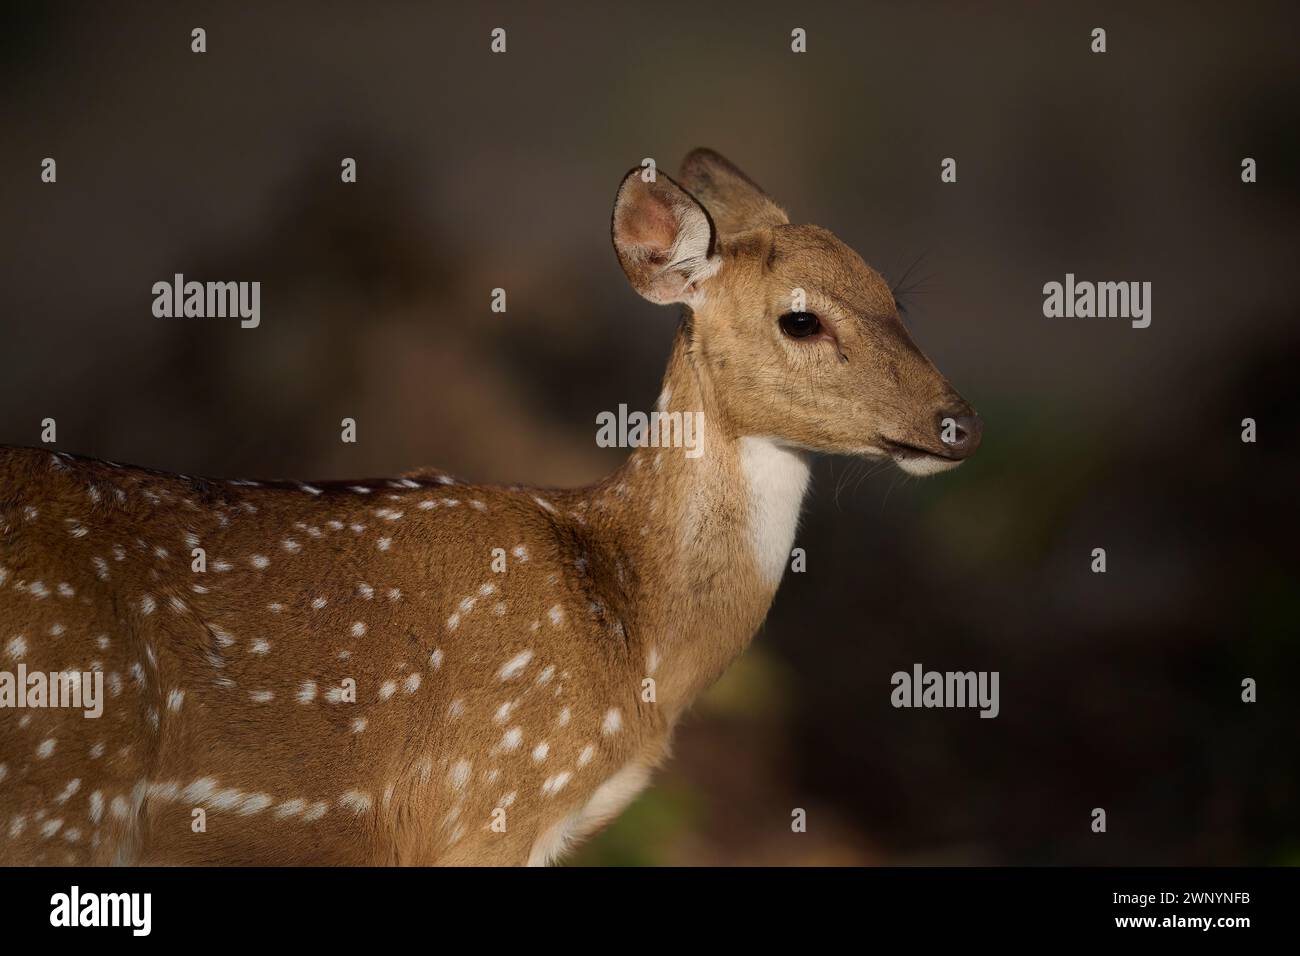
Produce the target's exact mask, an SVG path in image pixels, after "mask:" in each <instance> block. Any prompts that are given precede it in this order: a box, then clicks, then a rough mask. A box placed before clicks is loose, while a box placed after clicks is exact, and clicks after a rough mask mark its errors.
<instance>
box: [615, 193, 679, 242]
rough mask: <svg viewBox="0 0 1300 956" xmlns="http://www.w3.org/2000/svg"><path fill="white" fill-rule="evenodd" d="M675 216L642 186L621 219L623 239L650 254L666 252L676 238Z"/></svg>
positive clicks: (664, 203) (664, 204)
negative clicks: (640, 192)
mask: <svg viewBox="0 0 1300 956" xmlns="http://www.w3.org/2000/svg"><path fill="white" fill-rule="evenodd" d="M677 228H678V226H677V217H676V216H675V215H674V214H673V210H672V207H671V206H670V205H669V204H668V203H666V202H665V201H664V200H663V199H661V198H660V197H659V196H656V195H655V194H654V193H652V192H650V191H649V190H648V189H645V190H644V191H643V192H642V194H641V195H640V196H639V197H637V200H636V202H635V203H634V204H633V205H632V206H631V208H629V209H628V210H627V213H626V215H625V217H624V219H623V234H624V240H625V241H626V242H627V243H628V245H633V246H641V247H643V248H644V249H646V250H647V251H648V252H649V253H650V254H651V255H655V254H657V253H663V252H666V251H667V250H668V249H670V248H672V245H673V243H675V242H676V241H677Z"/></svg>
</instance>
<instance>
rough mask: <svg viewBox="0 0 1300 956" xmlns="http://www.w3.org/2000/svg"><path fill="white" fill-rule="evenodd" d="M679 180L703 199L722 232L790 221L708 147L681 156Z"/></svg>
mask: <svg viewBox="0 0 1300 956" xmlns="http://www.w3.org/2000/svg"><path fill="white" fill-rule="evenodd" d="M681 180H682V185H683V186H685V187H686V188H687V189H689V190H690V191H691V194H692V195H694V196H697V197H699V200H700V202H702V203H704V208H706V209H707V210H708V211H709V215H711V216H712V217H713V221H714V223H715V224H716V225H717V227H718V232H719V233H720V234H721V235H723V236H731V235H735V234H736V233H738V232H744V231H746V230H747V229H758V228H761V227H763V226H784V225H786V224H787V223H789V222H790V217H789V216H787V215H786V214H785V210H783V209H782V208H781V207H780V206H778V205H777V204H776V203H774V202H773V201H772V199H771V198H770V197H769V196H768V195H767V193H765V192H763V190H762V188H761V187H759V185H758V184H757V183H755V182H754V181H753V180H752V179H750V178H749V177H748V176H746V175H745V174H744V173H742V172H741V171H740V170H739V169H737V168H736V167H735V166H733V165H732V164H731V162H730V161H729V160H727V159H726V158H725V157H724V156H722V155H720V154H718V153H715V152H714V151H713V150H711V149H703V148H701V149H693V150H691V152H690V153H689V154H688V155H687V156H686V159H684V160H682V173H681Z"/></svg>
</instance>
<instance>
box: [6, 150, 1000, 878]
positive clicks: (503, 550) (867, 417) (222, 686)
mask: <svg viewBox="0 0 1300 956" xmlns="http://www.w3.org/2000/svg"><path fill="white" fill-rule="evenodd" d="M679 180H680V182H678V181H674V180H672V179H670V178H669V177H668V176H666V175H663V174H662V173H660V174H658V175H651V174H649V173H648V172H647V171H646V170H642V169H640V168H638V169H636V170H633V171H632V172H630V173H628V175H627V176H626V177H625V178H624V179H623V181H622V184H621V185H620V187H619V190H618V193H617V196H616V199H615V203H614V211H613V223H612V230H611V231H612V238H613V243H614V248H615V250H616V252H617V255H618V260H619V262H620V264H621V265H622V267H623V270H624V272H625V273H626V275H627V277H628V279H629V280H630V282H631V284H632V286H633V288H634V289H635V290H636V291H637V292H639V293H640V294H641V295H642V296H644V297H645V298H647V299H649V300H650V301H651V302H655V303H660V304H669V303H679V304H681V305H682V306H684V307H685V308H684V313H683V318H682V321H681V323H680V326H679V328H678V331H677V334H676V337H675V340H674V342H673V346H672V353H671V358H670V359H669V362H668V369H667V373H666V375H665V377H664V381H663V389H662V392H661V394H660V396H659V399H658V405H657V409H658V410H659V411H661V412H664V413H667V415H668V416H669V420H671V415H672V413H674V412H681V413H683V414H687V413H695V412H703V413H704V421H705V423H706V432H707V435H706V440H705V442H704V444H703V453H702V454H699V455H698V456H694V457H692V456H688V455H686V454H683V453H682V451H681V449H675V448H672V447H653V446H642V447H637V448H636V449H635V450H633V451H632V452H631V454H630V456H629V457H628V458H627V460H626V462H625V463H624V464H623V466H622V467H621V468H619V469H618V470H617V471H616V472H615V473H614V474H613V475H611V476H610V477H608V478H606V479H604V480H603V481H600V482H597V483H596V484H594V485H592V486H590V487H585V488H578V489H571V490H551V489H547V490H537V489H527V488H522V487H491V486H484V485H474V484H466V483H462V482H460V481H457V480H455V479H453V478H451V477H449V476H447V475H445V474H443V473H441V472H437V471H416V472H413V473H411V474H408V475H406V476H405V477H401V478H396V479H391V480H367V481H347V482H333V481H330V482H326V481H316V482H311V483H303V482H282V481H277V482H265V481H244V480H239V481H230V480H209V479H202V478H192V477H188V476H185V475H172V474H164V473H161V472H156V471H150V470H145V469H141V468H132V467H125V466H122V465H118V464H115V463H113V462H105V461H94V460H90V459H85V458H79V457H74V456H71V455H68V454H65V453H62V452H50V451H47V450H32V449H23V448H7V449H3V450H0V667H3V669H4V671H5V673H8V674H11V675H12V674H14V673H15V669H16V668H17V667H18V666H19V665H22V666H23V667H25V668H26V669H27V670H28V671H29V672H33V671H37V672H60V673H76V674H79V675H81V677H80V680H81V682H82V683H83V684H88V682H89V683H93V681H94V680H101V681H102V686H103V713H102V716H100V717H99V718H89V717H87V716H85V714H84V713H83V711H82V710H79V709H70V708H51V707H45V708H39V707H26V708H23V707H17V706H14V704H13V700H14V698H13V697H12V694H11V696H10V698H9V701H8V703H9V706H6V707H4V708H2V709H0V863H5V864H110V863H115V864H133V863H139V864H227V865H229V864H234V865H238V864H273V865H290V864H344V865H348V864H416V865H426V864H452V865H457V864H523V863H528V864H546V863H549V862H551V861H554V860H556V859H557V858H558V857H560V856H561V855H562V854H563V853H564V852H565V851H566V850H567V849H568V848H570V847H572V846H573V845H574V844H575V842H576V841H578V840H580V839H582V838H583V837H585V836H587V835H589V834H591V833H593V832H594V831H595V830H597V829H598V828H599V827H600V826H601V825H602V824H604V823H605V822H607V821H608V820H610V819H611V818H612V817H614V816H615V815H616V814H618V813H619V812H620V811H621V810H622V809H623V808H624V807H625V806H626V805H627V804H628V802H629V801H630V800H632V799H633V797H634V796H635V795H636V794H637V793H638V792H639V791H641V790H642V789H643V788H644V787H645V786H646V785H647V782H648V781H649V779H650V776H651V773H652V772H653V770H654V769H655V768H656V767H657V766H658V765H659V764H661V763H662V762H663V761H664V759H665V757H666V755H667V754H668V751H669V744H670V740H671V738H672V735H673V729H674V727H675V725H676V724H677V722H678V721H679V719H680V718H681V717H682V714H683V712H684V711H685V710H686V709H687V708H688V707H689V706H690V705H691V703H692V701H694V700H695V698H696V697H697V696H698V695H699V694H700V692H701V691H703V690H704V689H705V688H707V687H708V686H709V685H710V683H712V682H713V681H714V680H715V679H716V678H717V677H718V676H719V675H720V674H722V672H723V671H724V669H725V668H726V667H727V666H728V664H729V663H730V661H732V660H733V659H734V658H735V657H736V656H737V655H738V654H740V652H741V651H742V650H743V649H744V648H745V646H746V645H747V644H748V642H749V641H750V639H751V638H752V636H753V635H754V633H755V631H756V629H757V628H758V626H759V625H760V624H761V623H762V621H763V618H764V616H765V615H766V613H767V610H768V607H769V605H770V604H771V602H772V598H773V595H774V593H775V591H776V588H777V585H778V583H779V582H780V580H781V576H782V571H783V570H784V568H785V565H786V563H787V561H788V560H789V558H790V554H791V547H792V544H793V540H794V535H795V526H796V523H797V520H798V516H799V511H800V507H801V504H802V502H803V499H804V494H805V491H806V489H807V486H808V481H809V464H810V455H812V454H813V453H816V452H828V453H837V454H845V455H854V456H865V457H868V458H877V459H893V461H894V462H896V463H897V464H898V465H899V466H901V467H902V468H903V469H904V470H906V471H908V472H910V473H912V474H918V475H920V474H929V473H933V472H937V471H942V470H944V469H948V468H952V467H955V466H956V465H957V464H958V463H959V462H960V461H961V460H962V459H964V458H965V457H967V456H968V455H970V454H971V453H972V452H973V451H974V450H975V449H976V447H977V446H978V445H979V442H980V433H981V426H980V421H979V419H978V418H977V417H976V416H975V414H974V412H973V411H972V410H971V408H970V406H969V405H968V404H967V403H966V402H964V401H963V400H962V399H961V398H960V397H959V396H958V395H957V394H956V393H955V392H954V391H953V389H952V388H951V387H950V386H949V384H948V382H947V381H946V380H945V379H944V378H943V376H942V375H940V374H939V372H938V371H936V369H935V368H934V366H933V365H932V364H931V363H930V362H929V361H928V360H927V359H926V358H925V356H924V355H922V353H921V352H920V351H919V350H918V349H917V347H916V346H915V345H914V344H913V343H912V341H911V339H910V338H909V337H908V335H907V333H906V331H905V330H904V328H903V325H902V324H901V322H900V321H899V317H898V313H897V309H896V303H895V301H894V298H893V296H892V294H891V291H890V288H889V286H888V285H887V284H886V283H885V282H884V281H883V280H882V278H881V277H880V276H879V275H878V274H877V273H876V272H874V271H872V269H870V268H869V267H868V266H867V265H866V264H865V263H864V262H863V261H862V259H860V258H859V257H858V256H857V254H855V253H854V252H853V251H851V250H850V249H849V248H848V247H846V246H845V245H844V244H843V243H842V242H840V241H839V240H838V239H836V238H835V236H833V235H832V234H831V233H829V232H827V231H826V230H825V229H821V228H818V227H816V226H803V225H798V226H797V225H791V224H790V222H789V220H788V219H787V217H786V214H785V213H784V212H783V211H782V210H781V209H780V208H779V207H778V206H777V205H776V204H775V203H774V202H773V201H772V200H770V199H769V198H768V197H767V195H765V194H764V192H763V191H762V190H761V189H759V188H758V186H756V185H755V184H754V183H753V182H752V181H751V180H750V179H748V178H747V177H746V176H745V175H744V174H742V173H741V172H740V171H739V170H738V169H736V167H734V166H733V165H732V164H731V163H729V162H728V161H727V160H725V159H723V158H722V157H721V156H719V155H718V154H716V153H714V152H712V151H709V150H696V151H694V152H692V153H691V154H690V155H689V156H688V157H687V159H686V161H685V163H684V165H683V167H682V169H681V172H680V176H679ZM796 296H797V306H798V307H797V308H794V307H792V302H795V301H796V299H795V298H794V297H796ZM29 679H30V678H29ZM87 689H89V688H87ZM10 690H11V691H12V690H13V681H12V678H11V684H10Z"/></svg>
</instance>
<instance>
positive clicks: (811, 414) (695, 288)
mask: <svg viewBox="0 0 1300 956" xmlns="http://www.w3.org/2000/svg"><path fill="white" fill-rule="evenodd" d="M647 179H649V181H647ZM680 180H681V183H680V185H679V184H678V183H677V182H675V181H673V180H672V179H670V178H669V177H667V176H665V175H663V174H662V173H658V174H655V175H653V177H648V176H647V175H646V174H645V171H644V170H643V169H641V168H637V169H634V170H632V171H631V172H629V173H628V174H627V176H626V177H625V178H624V179H623V182H622V185H621V186H620V187H619V191H618V195H617V197H616V199H615V202H614V216H613V226H612V235H613V241H614V248H615V250H616V251H617V253H618V258H619V262H620V263H621V265H622V266H623V270H624V272H625V273H626V274H627V277H628V279H629V280H630V281H631V283H632V286H633V287H634V288H635V289H636V290H637V291H638V292H639V293H640V294H641V295H642V296H644V297H645V298H647V299H649V300H650V301H651V302H656V303H660V304H667V303H671V302H679V303H682V304H684V305H686V306H687V307H688V308H689V309H690V311H691V317H690V347H691V351H692V353H693V356H694V357H695V358H696V360H697V364H698V366H699V367H701V368H702V369H704V370H705V371H706V373H707V375H708V377H709V378H710V379H711V382H712V385H713V388H714V392H715V394H716V396H717V402H718V405H719V406H720V407H719V409H718V411H720V412H721V414H722V415H723V416H725V418H726V424H727V426H728V427H729V428H730V429H731V430H733V431H734V433H735V434H738V435H759V436H764V437H767V438H771V439H773V440H775V441H778V442H780V443H783V444H786V445H790V446H793V447H795V448H802V449H808V450H812V451H820V452H830V453H836V454H846V455H858V456H865V457H871V458H883V457H889V458H892V459H893V460H894V461H895V462H896V463H897V464H898V466H899V467H900V468H902V469H904V470H905V471H907V472H909V473H911V474H914V475H926V474H933V473H935V472H939V471H945V470H948V469H950V468H955V467H956V466H957V465H958V464H960V463H961V462H962V460H964V459H965V458H967V457H969V456H970V455H971V454H973V453H974V451H975V450H976V449H977V448H978V447H979V444H980V437H981V433H982V424H981V422H980V419H979V416H978V415H976V414H975V411H974V409H972V408H971V406H970V405H969V404H968V403H967V402H966V401H965V400H964V399H962V397H961V396H960V395H958V394H957V392H956V391H955V390H954V389H953V387H952V386H951V385H950V384H948V381H947V379H945V378H944V377H943V375H942V374H940V373H939V371H938V370H937V369H936V368H935V367H934V365H933V364H932V363H931V362H930V360H929V359H927V358H926V357H925V355H924V354H923V353H922V352H921V350H920V349H919V348H917V347H916V344H915V343H914V342H913V341H912V339H911V337H910V336H909V335H908V333H907V330H906V329H905V328H904V326H903V323H902V321H901V320H900V319H899V316H898V307H897V303H896V302H895V301H894V296H893V293H892V291H891V290H890V287H889V284H888V283H887V282H886V281H885V280H884V279H883V278H882V277H881V276H880V274H879V273H877V272H876V271H875V270H873V269H872V268H871V267H870V266H868V265H867V264H866V263H865V262H864V261H863V260H862V258H861V257H860V256H859V255H858V254H857V253H856V252H854V251H853V250H852V249H850V248H849V247H848V246H846V245H845V244H844V243H843V242H841V241H840V240H839V239H837V238H836V237H835V236H834V235H833V234H831V233H830V232H829V231H827V230H826V229H823V228H821V227H819V226H805V225H792V224H791V223H790V220H789V218H788V217H787V216H786V214H785V212H784V211H782V209H781V208H780V207H779V206H778V205H776V203H774V202H773V201H772V200H771V199H770V198H769V197H768V196H767V194H766V193H764V192H763V190H762V189H760V188H759V187H758V186H757V185H756V184H755V183H754V182H753V181H752V180H750V179H749V177H747V176H746V175H745V174H744V173H742V172H741V171H740V170H739V169H737V168H736V167H735V166H733V165H732V164H731V163H730V162H728V161H727V160H726V159H724V158H723V157H722V156H720V155H718V154H717V153H715V152H713V151H712V150H708V149H697V150H694V151H693V152H692V153H691V154H690V155H688V156H687V157H686V160H685V162H684V163H683V164H682V170H681V176H680Z"/></svg>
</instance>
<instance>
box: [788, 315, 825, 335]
mask: <svg viewBox="0 0 1300 956" xmlns="http://www.w3.org/2000/svg"><path fill="white" fill-rule="evenodd" d="M780 321H781V331H782V332H784V333H785V334H786V335H788V336H790V338H792V339H803V338H807V337H808V336H810V335H816V334H817V332H818V331H820V330H821V327H822V323H821V320H820V319H819V318H817V316H815V315H813V314H812V313H811V312H787V313H786V314H785V315H783V316H781V320H780Z"/></svg>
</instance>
